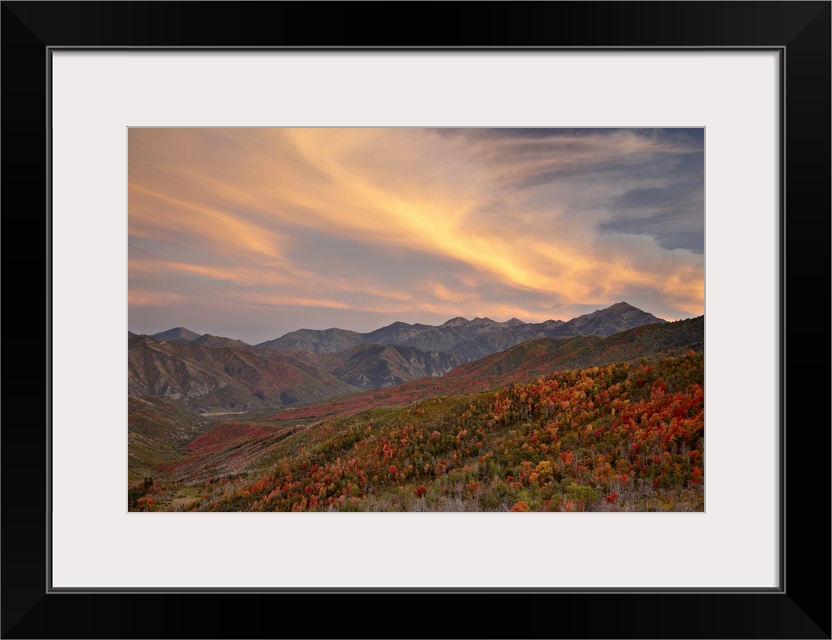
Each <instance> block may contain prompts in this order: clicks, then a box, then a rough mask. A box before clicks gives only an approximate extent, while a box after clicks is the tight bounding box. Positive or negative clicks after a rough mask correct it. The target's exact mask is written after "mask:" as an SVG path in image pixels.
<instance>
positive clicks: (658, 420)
mask: <svg viewBox="0 0 832 640" xmlns="http://www.w3.org/2000/svg"><path fill="white" fill-rule="evenodd" d="M703 387H704V360H703V355H702V353H695V352H693V351H691V352H690V353H688V354H686V355H681V356H677V357H666V358H662V359H660V360H658V361H654V362H652V363H650V362H644V363H641V364H630V363H618V364H611V365H607V366H604V367H591V368H587V369H581V370H570V371H564V372H558V373H554V374H552V375H550V376H546V377H543V378H541V379H538V380H535V381H533V382H530V383H528V384H524V385H512V386H510V387H507V388H503V389H499V390H494V391H489V392H485V393H480V394H475V395H471V394H466V395H458V396H453V397H443V398H434V399H428V400H424V401H421V402H419V403H416V404H414V405H411V406H407V407H397V408H386V409H381V408H379V409H371V410H368V411H364V412H361V413H357V414H354V415H348V416H339V417H334V418H332V419H329V420H325V421H323V422H320V423H314V424H306V425H295V426H294V427H289V426H288V425H284V426H283V428H282V429H281V427H280V426H278V425H272V426H266V425H265V424H253V423H252V424H245V423H239V422H235V423H229V424H225V425H217V426H216V427H214V428H213V429H212V430H211V431H208V432H206V433H205V434H203V435H200V436H198V437H197V438H195V439H194V440H193V441H192V442H191V443H189V445H188V448H189V450H190V452H191V453H190V454H189V457H188V459H187V460H185V461H182V462H179V463H177V464H175V465H173V466H172V467H171V468H170V470H169V472H168V473H169V477H168V478H167V479H166V480H164V481H159V482H157V483H154V484H153V485H152V486H150V487H147V486H142V485H140V484H136V483H134V484H133V485H132V488H133V491H134V492H137V493H142V492H143V493H142V497H141V498H140V499H141V500H143V502H142V505H141V506H137V507H136V508H139V509H147V510H153V509H169V508H174V509H178V510H185V511H192V510H198V511H310V510H319V511H333V510H334V511H666V510H672V511H702V510H704V492H703V483H704V475H703V470H704V460H703V454H704V440H703V438H704V394H703ZM244 448H245V449H247V450H248V451H249V452H250V456H249V457H248V458H246V457H245V455H242V454H240V451H241V450H242V449H244ZM218 461H219V464H218ZM174 478H175V479H174ZM136 504H137V505H138V502H137V503H136Z"/></svg>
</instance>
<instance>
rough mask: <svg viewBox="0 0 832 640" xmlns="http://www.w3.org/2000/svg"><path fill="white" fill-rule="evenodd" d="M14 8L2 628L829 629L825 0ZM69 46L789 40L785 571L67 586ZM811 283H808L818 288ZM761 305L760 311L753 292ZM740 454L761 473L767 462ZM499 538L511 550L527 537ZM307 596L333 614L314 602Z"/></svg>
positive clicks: (8, 109) (243, 633)
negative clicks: (63, 477)
mask: <svg viewBox="0 0 832 640" xmlns="http://www.w3.org/2000/svg"><path fill="white" fill-rule="evenodd" d="M0 20H2V32H0V38H1V39H0V44H2V81H1V82H2V156H0V158H1V160H2V169H3V172H2V194H1V195H0V197H1V198H2V200H1V201H0V203H1V204H2V225H3V231H4V233H3V234H2V239H3V240H2V242H3V245H2V248H3V252H2V267H3V269H2V292H3V301H4V302H5V310H6V313H5V314H4V316H3V329H4V333H5V336H6V338H7V340H6V341H5V344H4V346H5V347H6V349H5V353H4V356H5V357H4V358H3V359H2V381H3V385H2V401H3V402H2V417H3V422H2V426H3V429H2V432H0V438H2V440H1V442H2V449H0V455H2V468H1V469H0V473H2V485H0V491H2V501H0V509H2V541H1V542H0V553H2V562H1V563H0V574H1V578H2V603H0V607H2V609H1V610H0V614H2V630H1V631H2V637H3V638H79V637H83V638H102V637H110V638H113V637H144V638H157V637H159V638H161V637H181V638H189V637H199V638H252V637H279V636H297V637H352V636H361V637H380V636H383V637H395V636H400V637H439V636H461V637H472V636H473V637H495V636H502V637H574V638H590V637H601V638H829V637H830V632H831V630H832V624H831V622H830V596H831V595H832V594H831V593H830V511H829V507H828V505H829V494H828V492H827V489H828V487H829V479H830V457H829V451H830V429H829V426H830V423H829V409H828V402H824V401H828V398H829V389H830V376H829V367H828V360H827V358H828V354H829V353H830V335H829V326H830V324H829V321H830V210H831V209H832V207H831V203H830V77H832V74H831V73H830V2H828V1H824V2H756V1H751V2H644V3H642V2H541V3H482V4H480V3H453V2H448V3H366V4H365V3H353V2H342V3H293V2H229V3H226V2H204V3H202V2H3V3H2V13H1V14H0ZM380 25H381V26H380ZM69 47H71V48H86V49H103V50H107V49H111V48H117V49H124V48H129V47H142V48H165V49H167V48H183V49H189V50H201V49H213V48H217V47H224V48H231V49H235V48H248V47H255V48H257V47H271V48H282V49H291V48H334V49H339V48H344V49H355V48H358V49H375V48H380V49H384V48H391V47H392V48H412V49H414V50H421V49H424V48H442V49H448V48H462V49H467V50H475V51H476V50H488V49H491V48H503V49H517V50H523V49H526V48H530V47H534V48H536V47H539V48H605V49H612V50H617V49H620V50H622V51H624V50H627V51H629V50H636V49H650V50H652V49H662V48H692V49H701V50H703V51H707V50H725V49H732V50H734V49H761V48H762V49H770V50H776V51H778V52H779V55H780V62H781V78H782V79H784V80H785V82H784V83H783V87H782V93H781V114H782V116H781V117H782V121H781V184H782V185H784V186H785V189H782V190H781V228H780V231H781V239H782V246H781V260H780V278H781V310H780V327H781V336H782V337H781V344H780V362H781V366H782V375H781V381H780V385H781V402H780V407H781V416H780V427H781V445H782V447H781V448H782V451H783V456H782V459H781V514H782V518H781V522H780V533H781V539H782V540H783V547H782V550H783V553H782V554H781V559H780V560H781V562H780V576H781V581H780V587H779V588H777V589H773V590H755V591H748V590H742V591H740V590H737V591H731V590H720V591H714V590H697V589H688V590H685V589H682V590H675V591H673V592H665V591H661V590H656V591H648V590H632V591H627V590H618V591H597V590H591V589H587V590H582V591H567V592H545V591H540V590H538V591H509V590H505V591H500V590H488V591H485V590H484V591H482V592H476V591H474V592H471V591H467V592H453V591H432V590H416V589H412V590H404V591H402V592H395V593H393V592H387V591H373V590H354V591H349V590H347V591H341V592H335V593H333V592H328V591H312V592H310V593H301V592H282V593H269V592H257V591H246V592H242V593H238V592H232V591H230V590H229V591H223V590H216V589H215V590H206V592H203V593H199V592H197V593H194V592H164V593H162V592H158V593H154V592H150V593H135V592H119V593H109V592H107V591H106V590H103V589H102V590H99V591H98V592H75V593H66V592H65V593H59V592H55V591H53V590H52V589H50V586H49V578H48V569H49V565H48V554H47V543H48V530H49V525H50V517H49V502H48V491H47V487H48V483H49V482H50V458H49V446H48V442H49V428H50V424H51V423H50V418H51V414H50V404H49V398H50V397H51V396H50V388H51V384H53V383H55V381H53V380H51V379H50V369H49V362H50V357H51V317H50V307H49V304H50V300H51V290H50V277H49V256H50V255H51V254H50V252H51V247H50V243H49V237H50V236H49V230H50V227H51V222H50V220H51V219H50V215H51V214H50V191H49V186H50V181H49V179H50V176H49V167H50V164H49V159H50V147H49V136H48V132H49V125H50V110H49V104H48V95H49V93H48V91H49V82H50V75H49V70H50V56H51V51H54V50H57V49H61V48H69ZM807 283H808V285H807ZM790 285H791V286H790ZM807 286H808V288H809V290H810V291H812V292H813V293H812V298H806V297H804V298H803V299H802V300H801V295H802V292H803V291H805V290H806V287H807ZM789 302H791V303H792V304H791V308H792V313H791V314H789V313H788V312H787V310H788V303H789ZM801 302H802V304H801ZM748 314H749V323H753V321H754V314H755V310H753V309H749V310H748ZM787 347H788V349H787ZM818 361H820V362H821V367H820V370H821V372H822V373H820V374H819V373H817V371H818V370H817V362H818ZM789 374H791V375H789ZM737 375H742V372H737ZM787 381H790V382H791V385H790V388H791V390H792V393H791V394H788V393H787V391H788V387H787V384H786V383H787ZM787 426H788V429H786V427H787ZM787 435H789V436H791V437H790V438H787ZM737 464H738V466H743V467H746V472H747V473H749V474H752V473H753V465H754V461H753V460H738V461H737ZM787 472H788V473H787ZM749 490H753V489H752V488H751V487H749ZM83 491H85V490H84V489H82V488H79V492H83ZM90 499H92V498H90ZM504 552H505V554H506V556H507V557H510V556H511V548H510V547H508V548H506V549H505V550H504ZM680 557H681V558H684V550H683V549H681V550H680ZM592 560H593V559H592V558H588V559H587V561H588V562H591V561H592ZM596 560H598V561H602V560H603V558H596ZM676 560H678V558H677V559H676ZM656 561H662V559H661V558H657V559H656ZM243 596H245V597H243ZM308 610H312V611H318V612H319V614H318V615H316V616H315V617H314V618H313V619H311V620H310V619H308V618H304V615H303V612H304V611H308ZM390 611H396V612H397V613H399V615H398V619H399V621H400V622H399V623H398V624H397V626H396V627H394V628H391V627H389V626H387V625H385V624H384V622H385V621H386V620H388V619H389V613H388V612H390ZM382 613H384V615H382ZM447 620H451V621H452V622H451V623H450V624H451V625H452V626H451V627H448V626H447V624H448V623H446V622H444V621H447Z"/></svg>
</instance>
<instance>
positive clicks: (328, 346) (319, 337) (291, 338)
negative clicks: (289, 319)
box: [257, 329, 365, 353]
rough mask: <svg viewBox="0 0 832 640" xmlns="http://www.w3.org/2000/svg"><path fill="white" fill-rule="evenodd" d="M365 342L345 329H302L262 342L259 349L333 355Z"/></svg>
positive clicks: (357, 334)
mask: <svg viewBox="0 0 832 640" xmlns="http://www.w3.org/2000/svg"><path fill="white" fill-rule="evenodd" d="M362 342H365V340H363V338H362V334H360V333H357V332H355V331H346V330H344V329H323V330H316V329H300V330H299V331H292V332H291V333H287V334H286V335H284V336H282V337H280V338H276V339H274V340H269V341H268V342H261V343H260V344H258V345H257V346H258V347H269V348H271V349H277V350H280V351H290V350H292V349H298V350H300V351H309V352H310V353H333V352H336V351H344V350H345V349H349V348H350V347H354V346H355V345H357V344H361V343H362Z"/></svg>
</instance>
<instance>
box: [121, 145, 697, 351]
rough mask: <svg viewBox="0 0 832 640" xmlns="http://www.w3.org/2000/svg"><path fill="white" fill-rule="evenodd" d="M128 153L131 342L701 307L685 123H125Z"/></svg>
mask: <svg viewBox="0 0 832 640" xmlns="http://www.w3.org/2000/svg"><path fill="white" fill-rule="evenodd" d="M129 153H130V164H129V167H130V176H129V182H130V190H129V199H130V200H129V216H130V219H129V228H130V258H131V262H130V289H131V299H130V304H131V315H130V322H131V327H133V328H135V329H136V330H139V331H141V330H148V331H150V330H159V329H163V328H167V327H168V325H171V326H173V325H187V322H188V318H190V317H195V316H196V314H199V316H198V317H199V318H200V322H199V324H200V326H205V325H206V320H209V322H208V324H211V326H210V327H209V328H208V330H210V331H211V332H212V333H222V332H225V333H226V334H229V335H232V334H233V336H232V337H242V338H244V339H246V338H248V339H250V340H251V339H261V340H265V339H269V338H273V337H276V335H279V334H280V333H282V332H285V331H289V330H292V329H296V328H299V326H296V325H295V324H294V323H296V322H298V321H299V320H298V318H300V317H301V316H298V315H297V313H298V312H297V308H298V307H310V308H311V307H315V308H317V309H320V310H323V311H322V312H321V313H322V314H324V315H323V316H322V317H321V318H320V323H321V324H324V325H326V324H330V323H329V322H328V320H329V319H330V318H332V319H334V318H336V317H337V318H338V319H339V320H346V321H350V320H352V321H353V322H354V324H353V325H351V326H347V327H345V328H352V329H357V330H369V329H373V328H376V327H377V326H379V325H380V324H381V323H383V322H385V321H387V320H389V319H390V318H391V317H392V318H394V319H402V320H408V321H421V322H441V321H443V320H445V319H447V317H450V316H451V315H464V316H469V317H470V316H473V315H488V316H490V317H494V318H495V319H498V320H499V319H507V317H510V316H511V315H515V316H517V317H520V318H521V319H527V320H539V319H546V318H547V317H559V315H560V314H561V313H568V312H569V310H570V309H576V308H580V307H581V306H582V305H587V304H594V305H596V307H595V308H597V306H604V305H605V304H610V303H612V302H615V301H618V300H622V299H626V300H628V301H629V302H631V303H633V304H636V305H638V306H641V307H642V308H644V309H646V310H648V311H651V312H653V313H656V314H657V315H660V316H664V317H668V318H676V317H686V316H690V315H696V314H699V313H702V312H703V304H704V302H703V301H704V285H703V282H704V255H703V253H702V250H703V237H704V233H703V228H704V210H703V206H704V205H703V202H704V200H703V187H704V185H703V157H704V156H703V153H704V148H703V140H702V135H701V131H699V130H627V129H622V130H604V129H599V130H563V129H555V130H527V129H461V130H459V129H457V130H447V129H440V130H427V129H131V130H130V144H129ZM154 292H155V294H156V297H155V298H154V296H153V295H151V294H154ZM177 296H178V297H177ZM163 299H164V300H167V302H166V303H165V306H164V307H163V308H162V307H161V306H160V304H159V303H158V302H156V303H153V302H152V301H153V300H157V301H158V300H163ZM252 305H254V307H252ZM150 306H152V307H153V308H154V310H155V311H154V312H153V313H150V312H149V311H148V310H147V309H143V308H144V307H150ZM257 309H262V313H255V311H256V310H257ZM326 310H338V313H341V315H338V316H335V315H330V316H327V315H326V314H325V312H326ZM206 312H209V314H210V317H209V318H206V316H205V314H206ZM242 313H246V317H245V318H241V317H240V314H242ZM177 314H178V315H177ZM394 314H395V315H394ZM507 314H508V315H507ZM564 317H569V316H564ZM302 318H303V321H304V322H308V321H309V316H302ZM151 324H152V326H150V325H151ZM243 333H245V335H243Z"/></svg>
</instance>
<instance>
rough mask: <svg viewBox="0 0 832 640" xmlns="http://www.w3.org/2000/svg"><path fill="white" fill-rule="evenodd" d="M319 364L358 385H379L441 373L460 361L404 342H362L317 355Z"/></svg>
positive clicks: (384, 385)
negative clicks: (382, 343) (408, 345)
mask: <svg viewBox="0 0 832 640" xmlns="http://www.w3.org/2000/svg"><path fill="white" fill-rule="evenodd" d="M319 362H320V363H321V365H322V367H323V368H324V369H325V370H326V371H327V372H329V373H331V374H332V375H334V376H335V377H336V378H338V379H339V380H342V381H343V382H346V383H347V384H350V385H352V386H354V387H358V388H359V389H378V388H381V387H391V386H394V385H398V384H401V383H403V382H407V381H408V380H414V379H416V378H423V377H425V376H441V375H444V374H446V373H447V372H448V371H450V370H451V369H453V368H454V367H456V366H458V365H460V364H462V361H461V360H459V359H458V358H455V357H454V356H451V355H448V354H447V353H442V352H437V351H422V350H421V349H416V348H414V347H406V346H403V345H379V344H361V345H357V346H355V347H353V348H351V349H347V350H346V351H340V352H338V353H330V354H322V355H321V356H319Z"/></svg>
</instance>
